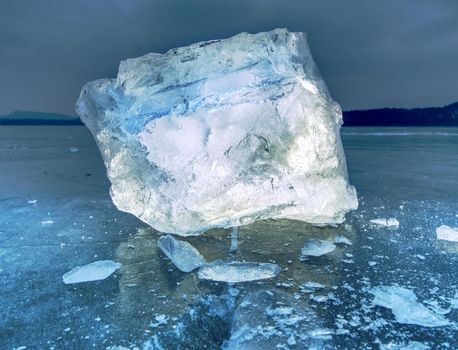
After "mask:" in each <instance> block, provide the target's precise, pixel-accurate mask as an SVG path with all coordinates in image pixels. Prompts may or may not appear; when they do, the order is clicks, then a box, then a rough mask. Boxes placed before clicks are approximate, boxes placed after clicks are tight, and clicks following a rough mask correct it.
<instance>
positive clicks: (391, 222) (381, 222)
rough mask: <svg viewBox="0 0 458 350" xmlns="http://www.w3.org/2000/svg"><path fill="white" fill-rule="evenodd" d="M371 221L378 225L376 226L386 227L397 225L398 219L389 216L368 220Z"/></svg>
mask: <svg viewBox="0 0 458 350" xmlns="http://www.w3.org/2000/svg"><path fill="white" fill-rule="evenodd" d="M370 222H371V223H373V224H375V225H378V226H386V227H393V228H396V227H399V221H398V220H396V219H395V218H389V219H385V218H382V219H374V220H371V221H370Z"/></svg>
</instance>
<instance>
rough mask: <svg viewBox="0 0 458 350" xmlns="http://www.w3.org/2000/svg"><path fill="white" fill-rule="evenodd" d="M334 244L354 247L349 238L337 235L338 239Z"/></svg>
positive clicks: (335, 239)
mask: <svg viewBox="0 0 458 350" xmlns="http://www.w3.org/2000/svg"><path fill="white" fill-rule="evenodd" d="M334 243H335V244H346V245H352V243H351V241H350V240H349V239H348V238H347V237H345V236H344V235H337V237H336V238H334Z"/></svg>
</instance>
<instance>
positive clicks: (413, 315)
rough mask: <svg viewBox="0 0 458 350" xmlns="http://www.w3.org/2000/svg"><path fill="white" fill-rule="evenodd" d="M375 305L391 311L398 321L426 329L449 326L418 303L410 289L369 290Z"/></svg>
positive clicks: (381, 287)
mask: <svg viewBox="0 0 458 350" xmlns="http://www.w3.org/2000/svg"><path fill="white" fill-rule="evenodd" d="M369 293H370V294H372V295H373V296H374V300H373V304H374V305H378V306H382V307H386V308H388V309H391V312H392V313H393V314H394V316H395V318H396V321H397V322H399V323H404V324H416V325H419V326H424V327H441V326H447V325H448V324H449V321H448V320H447V319H445V318H444V317H443V316H442V315H440V314H437V313H436V312H434V311H433V310H431V309H429V308H427V307H426V306H424V305H423V304H421V303H420V302H419V301H418V298H417V296H416V295H415V293H414V292H412V291H411V290H410V289H407V288H403V287H398V286H379V287H374V288H371V289H370V290H369Z"/></svg>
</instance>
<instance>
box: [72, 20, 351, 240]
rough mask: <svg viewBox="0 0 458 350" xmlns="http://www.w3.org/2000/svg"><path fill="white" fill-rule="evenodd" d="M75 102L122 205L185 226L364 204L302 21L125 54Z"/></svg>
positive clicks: (157, 223) (341, 210) (153, 221)
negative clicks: (300, 29)
mask: <svg viewBox="0 0 458 350" xmlns="http://www.w3.org/2000/svg"><path fill="white" fill-rule="evenodd" d="M76 108H77V112H78V114H79V115H80V116H81V119H82V120H83V122H84V123H85V124H86V125H87V127H88V128H89V129H90V130H91V132H92V133H93V135H94V137H95V139H96V141H97V144H98V146H99V148H100V150H101V153H102V156H103V159H104V162H105V165H106V167H107V170H108V177H109V179H110V180H111V184H112V186H111V196H112V199H113V202H114V203H115V204H116V206H117V207H118V208H119V209H121V210H123V211H126V212H129V213H132V214H134V215H136V216H137V217H139V218H140V219H141V220H143V221H145V222H146V223H148V224H150V225H151V226H153V227H154V228H155V229H157V230H159V231H162V232H170V233H176V234H181V235H189V234H197V233H201V232H203V231H205V230H207V229H209V228H213V227H234V226H239V225H245V224H248V223H250V222H253V221H255V220H258V219H267V218H290V219H297V220H301V221H306V222H310V223H316V224H327V223H340V222H342V221H344V215H345V213H346V212H347V211H349V210H352V209H355V208H356V207H357V204H358V203H357V198H356V192H355V189H354V188H353V186H350V185H349V183H348V177H347V167H346V161H345V155H344V152H343V148H342V145H341V140H340V134H339V129H340V125H341V124H342V113H341V109H340V106H339V105H338V104H337V103H336V102H334V101H333V99H332V98H331V96H330V94H329V92H328V89H327V87H326V84H325V82H324V81H323V79H322V78H321V76H320V74H319V72H318V69H317V67H316V65H315V63H314V61H313V58H312V56H311V53H310V50H309V48H308V44H307V41H306V36H305V34H304V33H290V32H288V31H287V30H285V29H277V30H274V31H271V32H266V33H259V34H254V35H253V34H247V33H241V34H239V35H236V36H234V37H232V38H229V39H226V40H214V41H207V42H199V43H196V44H193V45H190V46H188V47H182V48H177V49H173V50H170V51H168V52H167V53H165V54H157V53H150V54H147V55H145V56H142V57H139V58H133V59H128V60H125V61H122V62H121V65H120V67H119V72H118V76H117V78H116V79H101V80H97V81H94V82H90V83H88V84H86V85H85V86H84V87H83V89H82V92H81V95H80V98H79V100H78V102H77V107H76Z"/></svg>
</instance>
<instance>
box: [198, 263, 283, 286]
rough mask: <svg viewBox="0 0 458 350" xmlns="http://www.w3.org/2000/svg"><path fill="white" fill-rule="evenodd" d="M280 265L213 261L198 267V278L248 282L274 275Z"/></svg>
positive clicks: (276, 273)
mask: <svg viewBox="0 0 458 350" xmlns="http://www.w3.org/2000/svg"><path fill="white" fill-rule="evenodd" d="M279 273H280V267H279V266H278V265H277V264H271V263H254V262H237V261H234V262H226V261H222V260H217V261H214V262H212V263H210V264H207V265H205V266H203V267H201V268H200V270H199V274H198V275H199V278H200V279H204V280H212V281H218V282H228V283H237V282H248V281H256V280H262V279H266V278H272V277H275V276H276V275H278V274H279Z"/></svg>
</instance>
